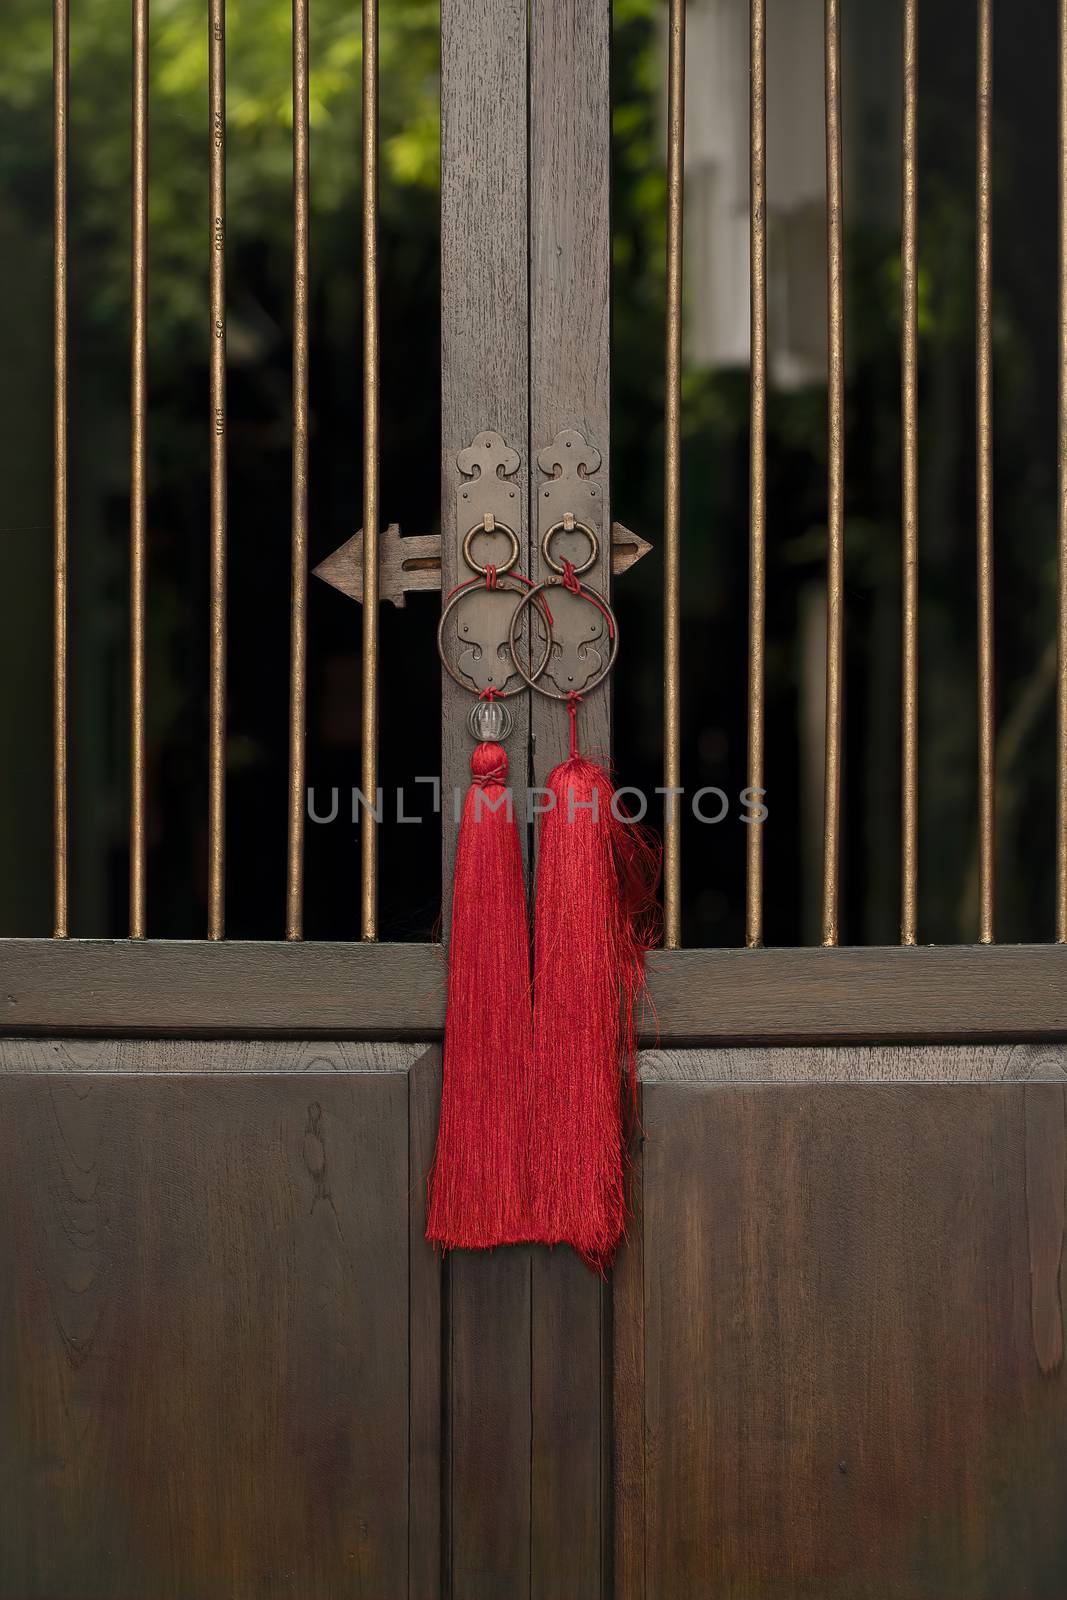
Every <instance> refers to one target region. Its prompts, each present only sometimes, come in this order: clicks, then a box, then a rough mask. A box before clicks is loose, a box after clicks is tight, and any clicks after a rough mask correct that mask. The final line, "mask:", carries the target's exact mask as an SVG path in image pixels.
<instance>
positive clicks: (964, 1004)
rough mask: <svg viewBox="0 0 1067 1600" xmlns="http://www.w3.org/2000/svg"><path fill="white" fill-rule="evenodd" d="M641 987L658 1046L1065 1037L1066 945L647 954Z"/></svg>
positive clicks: (1066, 1023)
mask: <svg viewBox="0 0 1067 1600" xmlns="http://www.w3.org/2000/svg"><path fill="white" fill-rule="evenodd" d="M649 981H650V985H651V990H652V999H653V1001H654V1003H655V1009H656V1014H657V1016H658V1019H659V1029H660V1038H661V1039H662V1040H663V1041H664V1042H674V1043H683V1042H687V1041H688V1042H690V1043H696V1042H699V1041H701V1040H708V1041H711V1040H714V1041H715V1042H717V1043H729V1042H738V1043H741V1042H745V1041H756V1040H767V1041H771V1040H774V1041H777V1042H779V1043H784V1042H787V1041H789V1040H797V1041H801V1040H803V1041H805V1042H823V1043H834V1042H846V1041H861V1040H864V1039H870V1040H875V1041H879V1042H883V1041H888V1040H895V1041H900V1042H908V1041H911V1040H915V1041H920V1040H942V1039H944V1040H948V1039H954V1040H956V1041H957V1042H958V1041H960V1040H964V1039H974V1040H996V1039H1047V1038H1064V1037H1067V945H959V946H947V945H941V946H937V947H934V946H921V947H911V948H909V947H905V946H900V945H888V946H884V947H879V948H877V949H875V948H870V949H859V948H855V947H853V948H842V949H833V950H824V949H821V948H819V949H810V948H809V949H802V950H670V951H664V950H659V951H655V952H654V953H653V954H652V956H651V957H650V958H649Z"/></svg>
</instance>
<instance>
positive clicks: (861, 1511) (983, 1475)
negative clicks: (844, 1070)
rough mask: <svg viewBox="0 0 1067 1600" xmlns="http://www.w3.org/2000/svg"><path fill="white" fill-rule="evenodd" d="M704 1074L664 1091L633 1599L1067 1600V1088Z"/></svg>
mask: <svg viewBox="0 0 1067 1600" xmlns="http://www.w3.org/2000/svg"><path fill="white" fill-rule="evenodd" d="M889 1053H890V1052H887V1054H889ZM1061 1065H1062V1063H1061ZM700 1076H701V1075H700V1074H699V1073H697V1072H695V1071H693V1070H690V1071H689V1072H687V1073H686V1074H685V1076H684V1077H678V1078H675V1079H674V1080H673V1081H669V1082H668V1081H659V1082H656V1083H646V1085H645V1087H644V1091H643V1095H644V1113H643V1115H644V1129H645V1141H644V1149H643V1162H642V1168H643V1171H642V1177H643V1210H642V1227H641V1236H640V1251H641V1256H642V1264H643V1270H642V1272H641V1277H642V1293H641V1304H640V1308H639V1315H640V1317H641V1318H642V1319H643V1338H642V1342H641V1359H640V1364H639V1365H640V1366H643V1372H641V1371H640V1370H639V1371H637V1372H636V1373H635V1372H634V1371H633V1370H632V1369H633V1365H634V1364H633V1363H631V1364H630V1365H629V1366H627V1367H625V1368H624V1367H622V1366H621V1365H617V1368H616V1385H617V1390H618V1391H619V1393H618V1402H617V1403H618V1405H619V1408H620V1415H621V1431H620V1429H619V1426H618V1425H617V1432H619V1433H620V1437H621V1438H622V1439H623V1440H630V1439H632V1437H633V1436H634V1431H635V1428H638V1427H639V1428H640V1434H641V1439H642V1443H643V1451H644V1460H645V1475H644V1485H643V1487H644V1504H643V1505H642V1504H641V1496H640V1494H634V1492H633V1489H632V1482H633V1478H634V1462H633V1460H632V1459H627V1458H626V1457H625V1456H624V1457H623V1458H622V1459H621V1460H620V1461H619V1474H620V1478H619V1493H618V1498H617V1503H616V1516H617V1518H621V1519H622V1522H623V1527H622V1528H621V1529H620V1530H619V1535H618V1539H619V1545H618V1546H617V1547H621V1549H622V1551H623V1553H624V1555H627V1553H628V1556H627V1560H628V1565H627V1566H626V1567H625V1569H624V1568H621V1567H620V1570H619V1573H618V1576H619V1579H620V1583H619V1586H618V1589H617V1593H618V1594H619V1596H620V1597H625V1600H632V1597H634V1596H638V1595H641V1596H645V1597H647V1600H652V1597H657V1600H658V1597H667V1596H669V1597H670V1600H690V1597H691V1600H696V1597H698V1596H699V1597H700V1600H704V1597H706V1596H708V1595H711V1594H714V1595H716V1596H722V1597H724V1600H729V1597H738V1600H740V1597H741V1596H745V1597H752V1600H764V1597H766V1600H770V1597H772V1596H773V1597H774V1600H779V1597H782V1600H785V1597H788V1600H801V1597H812V1600H815V1597H818V1600H838V1597H840V1600H846V1597H847V1600H888V1597H892V1600H945V1597H946V1596H951V1595H959V1596H961V1597H962V1596H966V1597H967V1600H1009V1597H1011V1600H1022V1597H1023V1596H1029V1597H1041V1600H1054V1597H1055V1600H1058V1597H1060V1596H1062V1594H1063V1593H1064V1588H1065V1583H1067V1520H1065V1519H1064V1516H1063V1506H1064V1504H1065V1503H1067V1383H1065V1380H1064V1374H1063V1365H1062V1328H1063V1294H1064V1289H1063V1284H1062V1281H1061V1277H1060V1263H1061V1260H1062V1250H1063V1234H1064V1158H1065V1145H1064V1141H1065V1129H1064V1109H1065V1107H1064V1097H1065V1092H1067V1091H1065V1088H1064V1085H1063V1083H1062V1082H1054V1081H1051V1082H1044V1083H1037V1084H1031V1083H1018V1082H997V1081H988V1080H987V1081H984V1082H979V1081H972V1082H968V1083H963V1084H959V1083H951V1082H941V1083H928V1084H921V1083H907V1084H902V1083H899V1082H894V1081H892V1080H893V1079H894V1077H895V1076H897V1073H896V1071H895V1069H894V1068H893V1067H892V1066H891V1065H890V1064H889V1063H887V1064H886V1067H885V1070H884V1071H883V1074H882V1076H883V1078H884V1079H885V1080H886V1081H883V1082H877V1083H868V1084H866V1085H865V1086H863V1087H854V1086H851V1085H847V1084H836V1083H824V1084H821V1085H816V1086H811V1085H805V1086H803V1087H802V1086H799V1085H798V1086H790V1085H789V1084H782V1083H780V1084H778V1085H775V1086H769V1085H755V1084H749V1083H743V1082H742V1083H737V1084H736V1085H734V1086H726V1085H724V1084H723V1083H722V1082H721V1076H720V1074H719V1073H718V1072H717V1071H712V1072H709V1073H708V1074H706V1075H705V1079H706V1081H704V1082H701V1081H700ZM716 1080H719V1081H716ZM619 1277H620V1278H621V1279H622V1284H623V1287H624V1290H625V1292H624V1293H623V1295H622V1298H621V1299H619V1298H617V1300H616V1321H617V1322H618V1320H619V1318H620V1317H622V1316H626V1315H627V1314H628V1313H629V1312H630V1311H631V1310H632V1308H633V1306H634V1288H633V1283H632V1280H631V1282H630V1284H629V1288H628V1289H625V1283H626V1279H625V1268H622V1267H621V1268H620V1269H619ZM618 1281H619V1278H617V1282H618ZM619 1338H620V1336H619V1335H618V1334H617V1339H616V1351H617V1361H618V1351H619V1349H620V1343H619ZM635 1406H636V1408H637V1414H636V1415H635V1410H634V1407H635ZM629 1449H630V1451H631V1454H632V1450H633V1446H632V1445H630V1446H629Z"/></svg>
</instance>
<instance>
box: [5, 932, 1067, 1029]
mask: <svg viewBox="0 0 1067 1600" xmlns="http://www.w3.org/2000/svg"><path fill="white" fill-rule="evenodd" d="M445 978H446V968H445V959H444V951H443V948H442V946H440V945H437V944H359V943H352V944H345V943H336V944H300V943H270V942H260V941H253V940H247V941H246V940H241V941H236V942H234V943H217V944H216V943H208V942H206V941H205V942H193V941H189V942H185V941H171V940H152V939H148V940H128V939H115V940H112V939H4V940H0V980H2V981H0V1002H2V1004H0V1037H8V1038H11V1037H41V1036H49V1035H72V1036H77V1035H90V1036H91V1035H98V1036H107V1037H112V1038H122V1037H133V1036H138V1037H143V1038H153V1037H156V1038H175V1039H179V1038H216V1039H226V1038H253V1037H258V1038H264V1039H266V1038H296V1039H305V1038H306V1039H314V1038H335V1039H352V1040H362V1039H426V1040H433V1039H437V1038H439V1037H440V1036H441V1033H442V1028H443V1023H444V1003H445ZM649 992H650V999H651V1008H650V1010H649V1013H648V1015H647V1016H646V1019H645V1025H644V1028H643V1031H642V1040H643V1043H644V1044H645V1045H646V1046H648V1045H653V1046H654V1045H655V1044H657V1043H660V1044H663V1045H680V1044H690V1045H707V1046H710V1045H716V1044H742V1043H746V1042H747V1043H753V1044H758V1043H777V1044H786V1043H791V1042H795V1043H808V1044H844V1043H865V1042H871V1043H878V1042H881V1043H923V1042H931V1043H952V1042H956V1043H961V1044H962V1043H966V1042H969V1041H977V1042H981V1041H988V1042H990V1043H992V1042H996V1041H1011V1040H1019V1041H1024V1040H1035V1041H1036V1040H1053V1039H1067V945H941V946H927V947H914V946H898V945H889V946H877V947H875V946H869V947H857V946H852V947H848V946H844V947H841V948H837V949H832V950H825V949H822V948H820V947H815V948H813V947H805V948H796V949H777V950H771V949H764V950H734V949H729V950H726V949H724V950H660V951H655V952H653V954H652V955H651V956H650V958H649Z"/></svg>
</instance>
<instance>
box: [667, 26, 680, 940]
mask: <svg viewBox="0 0 1067 1600" xmlns="http://www.w3.org/2000/svg"><path fill="white" fill-rule="evenodd" d="M668 32H669V50H668V69H667V347H666V395H665V400H664V441H665V442H664V483H663V501H664V504H663V545H664V549H663V783H664V787H665V788H666V790H667V794H666V805H665V815H664V822H663V942H664V944H665V945H666V947H667V949H668V950H677V949H678V947H679V945H680V944H681V942H682V907H681V890H682V865H681V849H680V845H681V840H680V823H681V807H680V805H679V800H678V795H677V794H676V793H675V794H672V793H671V791H672V790H679V789H680V788H681V783H682V777H681V773H682V730H681V678H682V653H681V628H680V617H679V609H680V598H681V590H680V545H681V520H682V505H681V499H682V483H681V476H682V195H683V185H684V164H685V0H669V12H668Z"/></svg>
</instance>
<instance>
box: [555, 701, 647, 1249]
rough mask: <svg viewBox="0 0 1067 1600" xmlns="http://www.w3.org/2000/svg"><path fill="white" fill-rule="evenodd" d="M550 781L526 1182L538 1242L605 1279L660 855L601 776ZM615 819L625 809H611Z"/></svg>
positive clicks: (581, 771) (561, 771)
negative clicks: (570, 1250)
mask: <svg viewBox="0 0 1067 1600" xmlns="http://www.w3.org/2000/svg"><path fill="white" fill-rule="evenodd" d="M577 699H578V697H577V696H572V698H571V700H570V702H569V706H568V709H569V711H570V715H571V749H570V756H569V759H568V760H566V761H564V762H563V763H562V764H561V765H560V766H558V767H556V768H555V770H554V771H553V772H552V773H551V775H550V776H549V779H548V788H549V790H550V791H551V792H552V794H553V795H554V797H555V805H554V806H553V807H552V809H551V810H548V811H546V813H545V815H544V820H543V823H542V826H541V841H540V857H539V861H538V870H537V901H536V932H535V939H534V1019H533V1038H534V1045H533V1073H532V1086H533V1087H532V1094H533V1106H532V1110H531V1126H532V1141H531V1152H530V1165H531V1172H530V1184H531V1210H532V1234H533V1237H534V1238H535V1239H537V1240H540V1241H541V1242H543V1243H545V1244H560V1243H567V1244H571V1245H573V1246H574V1248H575V1249H576V1250H577V1251H578V1253H579V1254H580V1255H581V1256H582V1257H583V1259H584V1260H585V1261H586V1262H588V1264H589V1265H590V1266H591V1267H593V1268H595V1269H596V1270H598V1271H601V1272H603V1271H604V1270H606V1268H607V1267H608V1266H609V1265H610V1263H611V1260H612V1257H613V1256H614V1254H615V1250H616V1248H617V1246H618V1244H619V1241H620V1239H621V1238H622V1234H623V1228H624V1224H625V1217H626V1185H625V1174H624V1161H625V1147H626V1142H627V1135H628V1125H629V1122H630V1118H629V1117H628V1118H627V1119H626V1122H625V1123H624V1119H623V1115H622V1106H621V1099H622V1096H621V1088H622V1080H623V1078H625V1081H626V1085H627V1093H628V1101H629V1106H630V1108H631V1114H634V1113H635V1112H636V1104H637V1073H636V1049H635V1037H636V1034H635V1023H634V1012H635V1008H636V1005H637V1002H638V999H639V996H640V994H641V991H642V988H643V983H644V957H645V951H646V950H647V949H649V948H650V947H651V945H652V944H653V942H654V938H655V931H656V926H655V925H656V903H655V890H656V885H657V882H658V878H659V852H658V849H657V847H656V846H654V844H653V843H652V840H651V836H650V835H649V834H648V833H647V832H646V830H644V829H641V828H638V827H637V826H636V825H634V824H633V823H631V822H628V821H625V820H620V816H616V815H615V814H614V812H613V809H612V800H613V795H614V788H613V785H612V782H611V779H610V777H609V776H608V774H607V772H605V770H604V769H603V767H600V766H598V765H597V764H596V763H595V762H593V761H587V760H586V759H585V758H584V757H583V756H581V755H579V753H578V748H577V738H576V730H575V718H576V714H577ZM616 809H619V810H620V814H621V808H618V807H616Z"/></svg>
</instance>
